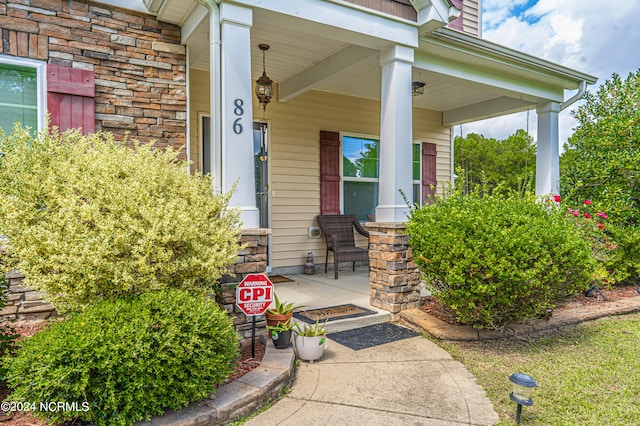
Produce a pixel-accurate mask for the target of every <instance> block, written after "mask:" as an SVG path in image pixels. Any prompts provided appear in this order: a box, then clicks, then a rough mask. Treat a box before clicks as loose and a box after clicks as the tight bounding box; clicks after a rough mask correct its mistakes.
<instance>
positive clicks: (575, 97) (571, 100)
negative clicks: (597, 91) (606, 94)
mask: <svg viewBox="0 0 640 426" xmlns="http://www.w3.org/2000/svg"><path fill="white" fill-rule="evenodd" d="M586 91H587V82H586V81H585V80H582V81H581V82H580V85H579V86H578V93H576V94H575V95H573V96H572V97H570V98H569V99H567V100H566V101H564V102H563V103H561V104H560V111H562V110H564V109H565V108H567V107H569V106H571V105H572V104H573V103H574V102H575V101H577V100H578V99H580V98H581V97H582V95H584V92H586Z"/></svg>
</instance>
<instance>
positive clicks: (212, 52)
mask: <svg viewBox="0 0 640 426" xmlns="http://www.w3.org/2000/svg"><path fill="white" fill-rule="evenodd" d="M198 1H199V2H200V3H201V4H203V5H204V6H206V7H207V9H209V45H210V48H209V56H210V58H209V85H210V89H209V96H210V105H209V124H210V125H211V129H210V134H211V156H212V157H213V158H212V159H211V165H212V171H211V175H212V176H213V189H214V192H216V193H222V117H221V114H220V111H221V108H220V103H221V82H220V45H221V43H220V38H221V37H220V7H218V2H217V0H198Z"/></svg>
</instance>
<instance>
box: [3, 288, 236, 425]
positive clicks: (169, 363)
mask: <svg viewBox="0 0 640 426" xmlns="http://www.w3.org/2000/svg"><path fill="white" fill-rule="evenodd" d="M237 357H238V339H237V335H236V333H235V331H234V329H233V324H232V322H231V319H230V318H229V317H228V316H227V314H226V313H225V312H224V311H222V310H221V309H220V308H219V307H218V306H217V304H216V303H215V302H213V301H212V300H210V299H208V298H205V297H202V296H194V295H189V294H188V293H186V292H184V291H181V290H175V289H173V290H165V291H160V292H151V293H146V294H143V295H142V296H139V297H135V298H134V297H132V298H130V299H128V300H124V299H120V300H115V301H106V302H102V303H100V304H97V305H94V306H91V307H89V308H87V309H86V310H85V311H84V312H83V313H80V314H77V315H74V316H71V317H70V318H69V319H68V320H66V321H63V322H59V323H54V324H53V325H52V326H51V327H50V328H48V329H46V330H44V331H41V332H39V333H37V334H36V335H34V336H33V337H32V338H29V339H27V340H26V341H25V342H24V344H23V346H22V347H21V348H20V349H19V350H18V352H17V355H16V357H15V358H6V359H5V360H4V361H5V362H7V365H8V370H9V374H8V376H7V381H8V383H9V385H10V386H11V387H12V388H13V389H14V391H13V392H12V393H11V395H10V398H11V400H13V401H16V402H25V401H28V402H30V403H34V404H35V410H34V411H35V414H37V415H39V416H42V417H45V418H48V419H49V420H52V421H55V422H63V421H67V420H71V419H74V418H78V419H80V420H83V421H88V422H93V424H95V425H130V424H132V423H133V422H134V421H138V420H142V419H148V418H150V417H151V416H152V415H154V414H161V413H163V410H164V409H167V408H169V409H180V408H182V407H184V406H186V405H187V404H188V403H189V402H191V401H197V400H201V399H203V398H205V397H207V396H208V395H209V394H211V392H213V391H214V390H215V385H216V384H219V383H221V382H222V381H223V380H224V379H225V378H226V377H227V376H228V375H229V373H230V370H231V368H232V366H233V361H234V360H235V359H237ZM40 402H66V403H69V404H73V403H75V407H76V408H77V410H76V411H63V410H58V411H53V412H47V411H43V410H42V409H40V405H39V404H40ZM71 407H73V405H71Z"/></svg>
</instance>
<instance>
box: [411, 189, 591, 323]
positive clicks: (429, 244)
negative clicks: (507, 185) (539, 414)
mask: <svg viewBox="0 0 640 426" xmlns="http://www.w3.org/2000/svg"><path fill="white" fill-rule="evenodd" d="M407 232H408V234H409V237H410V245H411V249H412V251H413V254H414V257H415V258H416V262H417V263H418V265H419V266H420V267H421V269H422V271H423V273H424V276H425V278H426V280H427V282H428V285H429V287H431V290H432V291H433V293H434V296H435V297H436V298H437V299H439V300H440V301H441V302H442V303H443V304H444V305H446V306H448V307H449V308H450V310H451V311H452V312H453V314H454V315H455V316H456V317H457V319H458V320H459V321H460V322H461V323H464V324H469V325H472V326H474V327H477V328H497V327H500V326H502V325H504V324H506V323H508V322H513V321H519V320H523V319H527V318H534V317H539V316H543V315H545V314H546V313H547V312H548V310H549V309H551V308H553V307H554V306H555V305H556V304H557V303H558V302H560V301H562V300H563V299H565V298H566V297H567V296H569V295H572V294H575V293H576V292H578V291H582V290H585V289H586V288H588V287H589V285H590V282H591V280H592V274H594V273H595V271H596V267H597V266H596V261H595V259H594V258H593V257H592V254H591V250H590V248H589V245H588V243H587V242H586V241H585V240H584V239H583V238H582V237H581V235H580V233H579V232H578V230H577V229H576V228H575V227H574V225H573V224H572V223H571V222H570V221H568V220H567V219H566V215H565V212H564V211H562V210H560V209H558V208H556V207H555V206H554V205H552V204H550V203H546V202H539V201H537V200H536V199H535V198H534V197H532V196H521V197H515V196H514V197H511V198H509V197H500V196H497V195H494V196H484V197H482V196H481V195H480V194H479V193H477V192H475V193H472V194H470V195H468V196H463V195H460V194H459V193H454V194H451V195H450V196H448V197H446V198H437V199H436V200H435V202H434V204H433V205H430V206H429V205H427V206H424V207H422V208H419V209H416V210H413V211H412V213H411V217H410V220H409V222H408V224H407Z"/></svg>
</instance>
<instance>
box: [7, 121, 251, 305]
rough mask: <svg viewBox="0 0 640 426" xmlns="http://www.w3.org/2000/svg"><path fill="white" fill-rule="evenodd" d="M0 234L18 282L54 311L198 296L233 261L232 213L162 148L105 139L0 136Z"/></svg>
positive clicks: (207, 181) (205, 181) (204, 180)
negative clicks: (144, 296)
mask: <svg viewBox="0 0 640 426" xmlns="http://www.w3.org/2000/svg"><path fill="white" fill-rule="evenodd" d="M0 151H2V153H3V156H2V157H1V160H0V161H1V162H0V197H1V200H0V201H1V202H0V234H1V235H5V236H7V237H8V247H7V254H8V255H9V256H10V258H11V259H13V260H12V263H11V264H10V265H9V266H10V267H16V268H18V269H20V270H21V272H22V273H24V274H25V276H26V279H25V285H26V286H29V287H31V288H35V289H37V290H40V291H44V292H45V293H46V294H47V296H48V298H49V299H50V300H51V302H52V303H54V304H55V305H56V307H57V308H58V309H59V310H60V311H62V312H65V311H81V310H82V309H84V308H85V307H86V306H88V305H90V304H91V303H94V302H96V301H99V300H102V299H114V298H117V297H119V296H121V295H127V294H141V293H143V292H145V291H149V290H159V289H162V288H168V287H177V288H181V289H184V290H189V291H192V292H199V291H202V290H203V288H204V287H206V286H207V285H211V283H213V282H215V281H217V279H218V278H219V277H220V276H221V275H222V274H223V273H224V272H225V271H226V268H227V266H228V265H229V264H230V263H233V262H234V261H235V259H236V257H237V250H238V245H237V241H238V233H239V219H238V218H239V216H238V214H237V212H235V211H229V210H228V209H227V205H228V200H229V196H230V194H226V195H216V194H213V193H212V182H211V177H210V176H208V175H207V176H202V175H201V174H199V175H188V174H187V173H186V168H187V165H186V163H185V162H183V161H179V160H178V158H179V153H177V152H176V151H173V150H171V149H166V150H161V149H154V148H153V147H152V146H151V145H140V144H137V143H135V142H134V143H133V144H132V146H130V147H127V146H124V145H123V144H118V143H115V142H114V141H113V137H112V135H111V134H109V133H99V134H92V135H89V136H86V137H83V136H82V135H81V134H80V133H78V132H76V131H68V132H65V133H63V134H59V133H56V132H48V131H44V132H41V133H39V134H38V135H37V136H36V137H35V138H33V137H31V136H30V135H29V133H28V132H27V131H26V130H25V129H21V128H19V127H16V128H15V129H14V133H13V134H12V135H9V136H5V135H3V134H2V133H0Z"/></svg>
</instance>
